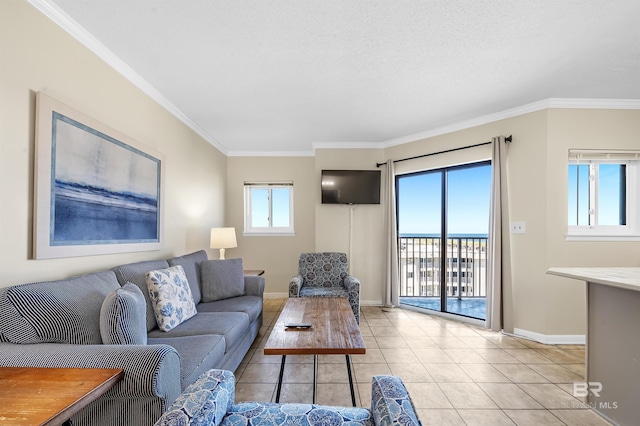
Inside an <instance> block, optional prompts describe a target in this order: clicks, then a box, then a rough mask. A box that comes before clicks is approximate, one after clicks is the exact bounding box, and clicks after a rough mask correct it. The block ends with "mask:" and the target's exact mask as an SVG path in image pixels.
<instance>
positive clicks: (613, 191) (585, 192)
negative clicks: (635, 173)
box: [568, 164, 625, 226]
mask: <svg viewBox="0 0 640 426" xmlns="http://www.w3.org/2000/svg"><path fill="white" fill-rule="evenodd" d="M598 167H599V170H598V182H597V184H598V185H597V192H598V205H597V210H598V225H624V223H623V224H621V223H620V207H621V206H620V201H621V199H622V198H624V196H625V194H624V193H623V191H621V189H620V181H621V180H622V179H623V178H624V174H622V175H621V173H620V172H621V166H620V164H600V165H599V166H598ZM578 171H579V173H578ZM568 203H569V212H568V223H569V225H573V226H575V225H595V224H590V223H589V166H588V165H587V164H580V165H577V164H571V165H569V200H568Z"/></svg>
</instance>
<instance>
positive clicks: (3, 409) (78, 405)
mask: <svg viewBox="0 0 640 426" xmlns="http://www.w3.org/2000/svg"><path fill="white" fill-rule="evenodd" d="M122 376H123V372H122V369H120V368H33V367H0V424H12V425H59V424H62V423H63V422H65V421H66V420H68V419H69V418H70V417H71V416H73V415H74V414H76V413H77V412H78V411H80V410H81V409H83V408H84V407H86V406H87V405H88V404H89V403H91V402H93V401H95V400H96V399H97V398H98V397H99V396H100V395H102V394H103V393H105V392H106V391H108V390H109V389H111V387H112V386H113V385H115V384H116V383H117V382H118V381H119V380H120V379H122Z"/></svg>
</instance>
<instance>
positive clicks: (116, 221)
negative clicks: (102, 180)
mask: <svg viewBox="0 0 640 426" xmlns="http://www.w3.org/2000/svg"><path fill="white" fill-rule="evenodd" d="M52 207H53V212H52V215H53V217H52V219H53V221H54V222H53V224H52V227H51V229H52V233H51V244H52V245H72V244H73V245H76V244H101V243H102V244H114V243H125V242H129V243H135V242H153V241H158V238H159V235H158V229H159V227H158V217H157V214H156V213H157V202H156V201H155V200H153V199H150V198H149V197H140V196H136V195H135V194H130V193H126V194H123V193H114V192H110V191H106V190H104V189H100V188H89V187H84V186H78V185H73V184H72V185H69V184H65V183H59V182H56V193H55V197H54V205H53V206H52Z"/></svg>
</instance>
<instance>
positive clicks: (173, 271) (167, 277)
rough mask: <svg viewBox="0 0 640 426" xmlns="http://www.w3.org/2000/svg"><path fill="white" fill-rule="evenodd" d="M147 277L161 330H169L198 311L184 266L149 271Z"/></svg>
mask: <svg viewBox="0 0 640 426" xmlns="http://www.w3.org/2000/svg"><path fill="white" fill-rule="evenodd" d="M146 278H147V289H148V290H149V296H150V297H151V305H152V306H153V312H154V314H155V317H156V321H157V323H158V328H160V330H162V331H169V330H171V329H173V328H175V327H176V326H178V325H179V324H181V323H182V322H184V321H186V320H188V319H189V318H191V317H192V316H194V315H195V314H197V313H198V312H197V311H196V304H195V303H194V302H193V296H192V295H191V288H189V282H188V281H187V277H186V275H185V273H184V269H183V268H182V266H180V265H178V266H172V267H170V268H166V269H158V270H156V271H149V272H147V274H146Z"/></svg>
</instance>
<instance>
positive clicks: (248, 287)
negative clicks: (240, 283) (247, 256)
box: [244, 275, 264, 297]
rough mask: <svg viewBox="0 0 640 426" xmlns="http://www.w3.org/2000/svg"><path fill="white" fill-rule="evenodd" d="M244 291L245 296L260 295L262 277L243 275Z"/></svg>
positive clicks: (261, 291) (262, 289)
mask: <svg viewBox="0 0 640 426" xmlns="http://www.w3.org/2000/svg"><path fill="white" fill-rule="evenodd" d="M244 293H245V294H246V295H247V296H260V297H262V296H263V294H264V277H262V276H254V275H250V276H246V277H244Z"/></svg>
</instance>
